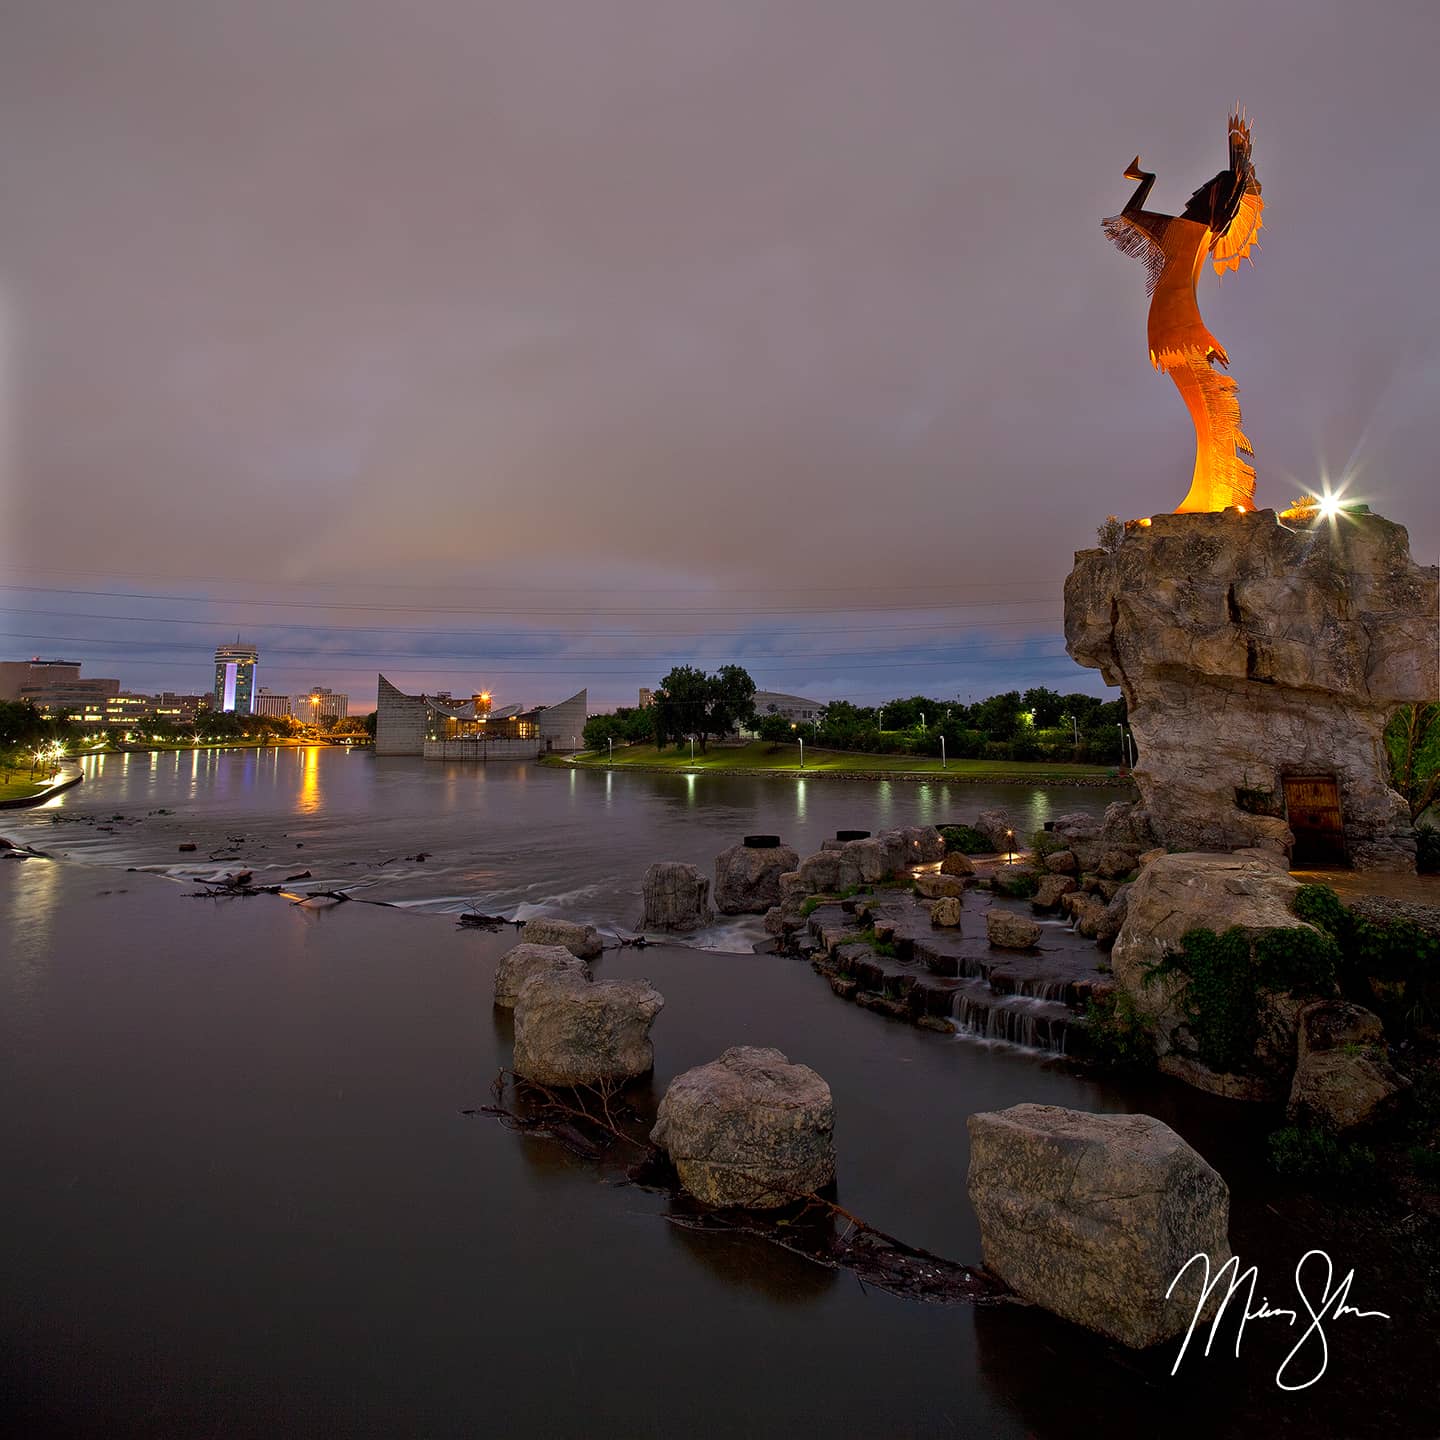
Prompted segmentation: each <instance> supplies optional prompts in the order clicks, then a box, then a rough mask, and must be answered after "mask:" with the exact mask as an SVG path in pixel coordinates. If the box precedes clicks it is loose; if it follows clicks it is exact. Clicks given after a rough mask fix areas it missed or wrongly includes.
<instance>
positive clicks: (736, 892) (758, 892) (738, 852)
mask: <svg viewBox="0 0 1440 1440" xmlns="http://www.w3.org/2000/svg"><path fill="white" fill-rule="evenodd" d="M799 863H800V857H799V855H798V854H796V852H795V851H794V850H792V849H791V848H790V847H789V846H788V845H772V846H768V847H764V848H759V847H752V846H749V845H732V846H731V847H730V848H729V849H728V850H723V851H721V853H720V854H719V855H717V856H716V857H715V908H716V909H717V910H718V911H719V912H720V913H721V914H722V915H763V914H764V913H765V912H766V911H767V910H768V909H770V907H771V906H772V905H778V904H779V903H780V877H781V875H783V874H785V873H787V872H789V871H791V870H794V869H795V867H796V866H797V865H799Z"/></svg>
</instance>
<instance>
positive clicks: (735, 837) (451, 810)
mask: <svg viewBox="0 0 1440 1440" xmlns="http://www.w3.org/2000/svg"><path fill="white" fill-rule="evenodd" d="M84 765H85V773H86V780H85V782H84V784H82V785H80V786H77V787H76V788H75V789H73V790H69V791H66V792H64V793H63V794H61V795H59V796H57V797H56V798H55V799H54V800H53V801H52V802H51V803H50V806H49V807H48V808H47V809H46V810H45V811H44V812H32V811H15V812H12V813H11V814H10V815H8V816H6V817H5V818H4V819H3V820H0V833H3V834H7V835H10V836H12V837H13V838H15V839H17V840H23V841H24V842H26V843H29V844H33V845H36V846H38V847H40V848H42V849H45V850H47V851H51V852H53V853H56V854H61V855H65V854H68V855H72V856H74V857H75V858H83V859H87V860H94V861H100V862H107V863H113V864H120V865H140V866H145V867H149V868H154V869H163V870H165V871H167V872H169V873H173V874H181V875H194V874H197V873H198V874H205V875H210V874H215V873H223V872H224V871H227V870H233V869H235V868H236V867H237V865H243V866H245V867H247V868H251V869H253V870H254V871H255V873H256V876H257V878H258V879H261V880H264V881H271V880H283V879H285V878H286V877H287V876H288V875H290V874H293V873H294V872H295V871H296V870H299V869H309V870H310V871H311V874H312V877H313V882H312V883H313V884H314V885H315V886H317V887H318V888H334V887H337V886H345V887H354V886H362V887H364V890H363V893H364V894H365V896H366V897H368V898H373V899H377V900H387V901H403V902H406V903H410V904H416V903H419V904H424V905H425V906H426V907H427V908H435V909H442V910H452V911H458V910H463V909H464V908H466V907H467V906H468V905H470V904H472V903H474V904H478V905H479V906H480V907H481V908H483V909H485V910H487V911H488V912H489V913H492V914H506V915H510V914H514V913H515V912H516V910H517V909H519V908H520V907H521V906H525V907H527V909H528V910H531V911H534V910H540V911H544V912H547V913H553V914H560V915H565V916H567V917H569V918H573V919H586V920H593V921H595V922H596V923H600V924H612V925H619V926H626V927H628V926H631V925H633V924H634V923H635V920H636V918H637V916H638V915H639V912H640V908H641V907H640V902H639V890H640V880H641V877H642V876H643V874H644V872H645V869H646V867H647V866H649V865H650V864H652V863H653V862H655V861H657V860H678V861H682V862H685V863H688V864H692V865H698V866H699V867H700V868H701V869H702V870H703V871H705V872H706V873H713V867H714V863H715V857H716V855H717V854H719V852H720V851H721V850H724V849H727V848H728V847H729V846H731V845H733V844H735V843H736V842H737V841H739V840H740V839H741V838H742V837H743V836H745V835H747V834H753V833H758V834H775V835H779V836H780V837H781V839H782V840H783V841H784V842H785V843H786V844H788V845H793V846H794V847H795V848H796V849H797V850H798V851H799V852H800V854H801V855H808V854H810V853H812V852H813V851H815V850H818V849H819V848H820V844H821V842H822V841H823V840H825V839H827V838H829V837H830V836H832V835H833V834H834V833H835V832H836V831H837V830H842V829H861V830H869V831H872V832H874V831H877V830H881V829H885V828H887V827H890V826H895V825H908V824H917V823H932V824H948V823H956V822H960V821H972V820H973V819H974V818H975V817H976V815H978V813H979V812H980V811H981V810H986V809H1004V810H1006V811H1007V812H1008V813H1009V815H1010V816H1011V817H1012V820H1013V822H1014V824H1015V829H1016V833H1017V834H1019V835H1028V834H1029V833H1030V831H1031V830H1032V829H1034V828H1036V827H1038V826H1039V825H1040V824H1041V823H1042V821H1043V820H1045V819H1046V818H1049V817H1050V816H1051V815H1053V814H1056V813H1059V812H1062V811H1066V810H1086V811H1089V812H1091V813H1096V814H1098V813H1099V812H1100V811H1102V810H1103V809H1104V807H1105V805H1106V804H1108V803H1109V802H1110V801H1111V800H1113V799H1116V798H1119V797H1120V796H1121V795H1122V794H1124V793H1125V792H1123V791H1120V790H1116V789H1108V788H1106V789H1097V788H1074V789H1063V790H1061V789H1056V790H1050V789H1043V788H1030V787H1026V786H1013V785H1011V786H989V785H967V784H956V783H943V782H936V781H923V782H913V781H890V780H883V781H878V782H876V781H850V780H835V779H830V778H824V777H815V776H809V777H805V778H801V777H799V776H796V777H794V778H790V777H776V776H756V777H746V776H723V775H705V774H700V775H696V774H687V775H674V774H668V775H664V774H661V775H649V774H643V773H636V772H634V771H628V770H616V771H604V770H589V769H585V770H578V769H566V770H559V769H554V768H551V767H548V766H537V765H533V764H527V763H524V762H498V761H497V762H492V763H490V764H465V763H463V762H458V761H456V762H448V763H438V762H434V761H430V762H427V761H424V760H420V759H399V758H390V757H386V758H377V757H376V756H375V755H374V754H373V753H371V752H369V751H350V750H344V749H340V748H337V747H332V746H318V747H310V748H306V749H284V750H278V751H277V750H274V749H266V750H264V751H253V750H251V751H240V750H220V749H216V750H205V751H190V752H189V753H188V754H180V753H177V752H173V751H170V752H162V753H158V754H146V753H143V752H137V753H135V754H133V755H132V754H126V755H110V756H97V757H90V758H87V759H86V760H85V762H84ZM162 808H163V809H165V810H169V811H171V812H173V813H171V814H166V815H162V814H159V813H158V812H159V810H160V809H162ZM116 814H120V815H123V816H124V817H125V818H124V819H123V820H121V821H112V820H111V817H112V816H113V815H116ZM52 815H53V816H55V817H56V818H57V819H58V820H61V821H64V822H66V823H57V824H51V816H52ZM70 822H79V823H70ZM102 824H103V825H105V826H107V827H112V826H113V830H110V832H109V833H107V831H102V830H101V829H100V828H99V827H100V825H102ZM231 837H238V839H236V840H232V838H231ZM182 844H183V845H186V846H190V845H193V846H195V849H194V850H193V851H191V850H188V849H187V850H186V851H185V852H183V853H182V852H181V851H180V846H181V845H182ZM421 853H423V854H424V855H425V857H426V858H425V859H424V860H423V861H421V860H418V859H416V856H418V855H419V854H421ZM212 854H213V855H215V856H217V859H216V860H215V861H214V862H211V861H210V860H209V858H208V857H209V856H210V855H212Z"/></svg>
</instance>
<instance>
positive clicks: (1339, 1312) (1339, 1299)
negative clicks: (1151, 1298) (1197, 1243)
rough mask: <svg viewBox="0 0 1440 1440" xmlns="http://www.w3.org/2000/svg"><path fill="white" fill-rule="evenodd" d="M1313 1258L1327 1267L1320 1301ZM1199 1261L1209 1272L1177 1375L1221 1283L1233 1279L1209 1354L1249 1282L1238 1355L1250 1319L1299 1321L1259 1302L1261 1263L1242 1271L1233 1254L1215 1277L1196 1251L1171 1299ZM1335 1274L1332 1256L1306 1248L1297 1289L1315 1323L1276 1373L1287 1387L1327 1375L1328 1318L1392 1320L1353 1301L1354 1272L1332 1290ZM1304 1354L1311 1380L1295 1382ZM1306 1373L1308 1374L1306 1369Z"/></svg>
mask: <svg viewBox="0 0 1440 1440" xmlns="http://www.w3.org/2000/svg"><path fill="white" fill-rule="evenodd" d="M1311 1261H1316V1262H1317V1263H1318V1264H1323V1265H1324V1267H1325V1283H1324V1285H1323V1286H1322V1287H1321V1292H1320V1296H1321V1298H1320V1303H1319V1305H1316V1304H1315V1303H1314V1301H1313V1300H1312V1299H1311V1296H1310V1293H1309V1292H1308V1291H1307V1289H1306V1267H1307V1266H1310V1268H1311V1269H1312V1270H1314V1269H1316V1266H1314V1265H1311V1264H1310V1262H1311ZM1197 1262H1199V1264H1200V1265H1201V1266H1202V1267H1203V1269H1204V1273H1205V1283H1204V1288H1203V1289H1202V1290H1201V1292H1200V1298H1199V1300H1197V1301H1196V1303H1195V1314H1194V1315H1193V1316H1192V1317H1191V1319H1190V1328H1189V1329H1188V1330H1187V1331H1186V1332H1185V1339H1184V1340H1183V1341H1182V1342H1181V1345H1180V1353H1179V1354H1178V1355H1177V1356H1176V1357H1175V1364H1174V1366H1173V1367H1172V1368H1171V1371H1170V1373H1171V1374H1172V1375H1174V1374H1176V1373H1177V1372H1178V1371H1179V1369H1180V1362H1181V1361H1182V1360H1183V1359H1184V1358H1185V1352H1186V1351H1187V1350H1188V1349H1189V1348H1190V1340H1191V1338H1192V1337H1193V1336H1194V1334H1195V1329H1196V1326H1198V1325H1199V1324H1200V1316H1201V1312H1202V1311H1203V1310H1204V1309H1205V1306H1206V1305H1207V1304H1208V1303H1209V1300H1210V1296H1211V1295H1212V1294H1213V1293H1214V1291H1216V1290H1217V1289H1218V1288H1219V1286H1220V1284H1221V1282H1222V1281H1224V1280H1225V1279H1226V1278H1227V1275H1228V1278H1229V1282H1230V1283H1229V1288H1228V1289H1227V1290H1226V1291H1225V1295H1224V1298H1223V1299H1222V1300H1221V1301H1220V1308H1219V1309H1218V1310H1216V1312H1215V1318H1214V1319H1213V1320H1211V1322H1210V1336H1209V1338H1208V1339H1207V1340H1206V1341H1205V1354H1206V1355H1208V1354H1209V1353H1210V1347H1211V1346H1212V1345H1213V1344H1214V1343H1215V1335H1216V1332H1217V1331H1218V1330H1219V1328H1220V1322H1221V1320H1223V1319H1224V1318H1225V1307H1226V1306H1227V1305H1229V1303H1230V1300H1231V1297H1232V1296H1233V1295H1234V1294H1235V1292H1236V1291H1237V1290H1239V1289H1241V1288H1242V1287H1243V1286H1245V1285H1246V1284H1247V1282H1248V1284H1249V1287H1250V1288H1249V1291H1248V1292H1247V1294H1246V1296H1245V1302H1244V1310H1243V1312H1242V1314H1241V1316H1240V1322H1239V1324H1238V1325H1237V1326H1236V1327H1235V1357H1236V1359H1239V1357H1240V1342H1241V1341H1242V1340H1243V1339H1244V1338H1245V1326H1246V1324H1247V1323H1248V1322H1249V1321H1251V1320H1277V1319H1280V1318H1282V1317H1283V1318H1284V1320H1285V1321H1286V1322H1287V1323H1288V1324H1290V1325H1292V1326H1293V1325H1297V1324H1299V1323H1300V1315H1299V1312H1298V1311H1295V1310H1286V1309H1283V1308H1281V1307H1279V1306H1273V1305H1271V1304H1270V1301H1269V1299H1268V1297H1266V1296H1264V1295H1262V1296H1261V1297H1260V1303H1259V1304H1258V1305H1257V1304H1256V1303H1255V1287H1256V1284H1257V1282H1258V1281H1259V1278H1260V1274H1259V1269H1258V1267H1256V1266H1254V1265H1252V1266H1250V1268H1249V1269H1248V1270H1241V1269H1240V1257H1239V1256H1238V1255H1232V1256H1231V1257H1230V1258H1229V1259H1228V1260H1227V1261H1226V1262H1225V1263H1224V1264H1223V1265H1222V1266H1221V1267H1220V1268H1219V1270H1217V1271H1216V1272H1215V1277H1214V1279H1211V1276H1210V1257H1209V1256H1208V1255H1206V1254H1204V1252H1203V1251H1202V1252H1201V1253H1199V1254H1196V1255H1192V1256H1191V1257H1190V1258H1189V1259H1188V1260H1187V1261H1186V1262H1185V1263H1184V1264H1183V1265H1182V1266H1181V1267H1180V1269H1179V1271H1178V1272H1177V1274H1176V1276H1175V1278H1174V1279H1173V1280H1172V1281H1171V1282H1170V1288H1169V1289H1168V1290H1167V1291H1166V1292H1165V1298H1166V1299H1167V1300H1168V1299H1169V1298H1170V1297H1171V1295H1173V1294H1174V1292H1175V1287H1176V1286H1177V1285H1178V1284H1179V1283H1180V1279H1181V1276H1183V1275H1184V1274H1185V1272H1186V1271H1187V1270H1189V1268H1190V1267H1191V1266H1192V1265H1194V1264H1196V1263H1197ZM1334 1278H1335V1267H1334V1265H1332V1264H1331V1262H1330V1257H1329V1256H1328V1255H1327V1254H1326V1253H1325V1252H1324V1251H1323V1250H1307V1251H1306V1252H1305V1253H1304V1254H1303V1255H1302V1256H1301V1257H1300V1259H1299V1261H1298V1262H1297V1263H1296V1266H1295V1290H1296V1293H1297V1294H1298V1295H1299V1297H1300V1303H1301V1304H1302V1305H1303V1306H1304V1307H1305V1310H1306V1311H1307V1312H1308V1314H1309V1316H1310V1323H1309V1324H1308V1325H1307V1326H1306V1327H1305V1331H1304V1333H1303V1334H1302V1335H1301V1336H1300V1338H1299V1339H1298V1340H1297V1341H1296V1342H1295V1347H1294V1349H1292V1350H1291V1351H1290V1353H1289V1354H1288V1355H1287V1356H1286V1357H1285V1358H1284V1359H1283V1360H1282V1361H1281V1362H1280V1368H1279V1369H1278V1370H1277V1371H1276V1372H1275V1383H1276V1384H1277V1385H1278V1386H1279V1387H1280V1388H1281V1389H1282V1390H1306V1389H1308V1388H1309V1387H1310V1386H1311V1385H1313V1384H1314V1383H1315V1382H1316V1381H1317V1380H1318V1379H1320V1377H1321V1376H1322V1375H1324V1373H1325V1367H1326V1366H1327V1365H1328V1364H1329V1363H1330V1346H1329V1342H1328V1341H1327V1340H1326V1339H1325V1330H1324V1324H1323V1322H1324V1321H1325V1320H1327V1319H1330V1320H1339V1319H1341V1318H1342V1317H1343V1316H1346V1315H1353V1316H1354V1317H1355V1318H1356V1319H1357V1320H1388V1319H1389V1318H1390V1317H1389V1316H1388V1315H1387V1314H1386V1313H1385V1312H1384V1311H1383V1310H1357V1309H1356V1308H1355V1306H1353V1305H1351V1304H1349V1303H1348V1301H1349V1299H1350V1286H1351V1284H1352V1283H1353V1281H1354V1279H1355V1272H1354V1270H1347V1271H1346V1272H1345V1278H1344V1279H1343V1280H1341V1281H1340V1283H1339V1284H1338V1285H1336V1286H1335V1287H1334V1288H1333V1289H1332V1288H1331V1282H1332V1281H1333V1280H1334ZM1302 1352H1304V1353H1305V1354H1306V1355H1308V1356H1313V1361H1312V1368H1313V1373H1312V1374H1310V1378H1309V1379H1308V1380H1300V1381H1298V1382H1296V1383H1293V1384H1292V1383H1290V1380H1289V1379H1288V1378H1287V1376H1290V1375H1291V1374H1292V1370H1294V1369H1299V1367H1300V1365H1301V1361H1300V1359H1299V1357H1300V1356H1301V1353H1302ZM1302 1373H1303V1372H1302Z"/></svg>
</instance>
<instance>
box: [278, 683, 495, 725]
mask: <svg viewBox="0 0 1440 1440" xmlns="http://www.w3.org/2000/svg"><path fill="white" fill-rule="evenodd" d="M487 699H488V697H487ZM290 713H291V714H292V715H294V716H295V718H296V719H297V720H303V721H304V722H305V724H307V725H317V724H319V722H320V721H321V720H323V719H325V718H326V717H327V716H328V717H330V718H331V719H334V720H343V719H344V718H345V717H346V716H347V715H348V714H349V713H350V697H349V696H348V695H337V694H336V693H335V691H333V690H328V689H326V687H325V686H324V685H315V686H312V687H311V689H310V690H309V691H308V692H307V693H306V694H304V695H292V696H291V697H290Z"/></svg>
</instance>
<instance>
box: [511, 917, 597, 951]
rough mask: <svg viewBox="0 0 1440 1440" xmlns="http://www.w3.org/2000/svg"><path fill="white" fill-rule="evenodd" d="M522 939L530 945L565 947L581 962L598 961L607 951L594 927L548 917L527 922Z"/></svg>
mask: <svg viewBox="0 0 1440 1440" xmlns="http://www.w3.org/2000/svg"><path fill="white" fill-rule="evenodd" d="M520 938H521V939H522V940H523V941H525V942H526V944H528V945H563V946H564V947H565V948H566V949H567V950H568V951H569V952H570V953H571V954H572V955H577V956H579V958H580V959H581V960H595V959H598V958H599V956H600V954H601V953H602V952H603V951H604V949H605V943H604V941H602V940H601V938H600V932H599V931H598V930H597V929H596V928H595V927H594V926H593V925H577V924H576V923H575V922H574V921H573V920H556V919H553V918H552V917H550V916H548V915H537V916H536V917H535V919H533V920H527V921H526V922H525V928H524V929H523V930H522V931H521V932H520Z"/></svg>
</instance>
